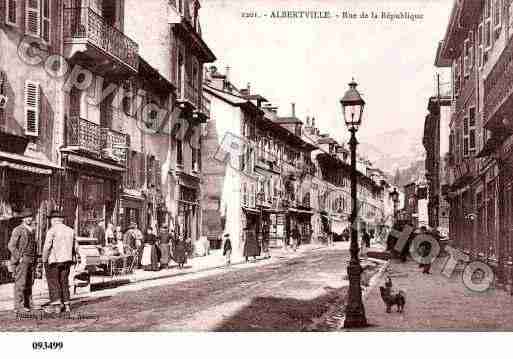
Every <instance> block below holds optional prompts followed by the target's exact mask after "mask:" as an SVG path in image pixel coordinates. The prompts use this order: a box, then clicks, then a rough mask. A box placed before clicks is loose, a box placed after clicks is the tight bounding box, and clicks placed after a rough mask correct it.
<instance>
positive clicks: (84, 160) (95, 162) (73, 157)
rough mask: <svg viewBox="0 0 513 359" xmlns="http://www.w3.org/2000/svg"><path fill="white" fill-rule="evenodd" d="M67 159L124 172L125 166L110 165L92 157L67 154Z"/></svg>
mask: <svg viewBox="0 0 513 359" xmlns="http://www.w3.org/2000/svg"><path fill="white" fill-rule="evenodd" d="M68 161H70V162H74V163H78V164H81V165H82V164H84V165H89V166H95V167H100V168H103V169H106V170H109V171H116V172H124V171H125V168H124V167H121V166H116V165H111V164H108V163H105V162H102V161H98V160H94V159H92V158H87V157H82V156H77V155H72V154H69V155H68Z"/></svg>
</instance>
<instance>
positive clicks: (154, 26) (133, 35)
mask: <svg viewBox="0 0 513 359" xmlns="http://www.w3.org/2000/svg"><path fill="white" fill-rule="evenodd" d="M199 9H200V3H199V1H197V0H174V1H169V0H154V1H148V2H144V4H143V2H141V1H139V0H52V1H50V0H16V1H0V49H1V50H0V259H1V260H2V261H4V260H6V259H8V258H9V253H8V250H7V241H8V238H9V234H10V232H11V230H12V228H13V227H14V226H15V225H17V223H18V222H19V220H18V218H17V215H18V214H19V213H20V212H21V211H22V210H23V209H26V208H30V209H32V210H34V211H35V213H36V219H37V238H38V240H39V242H40V243H41V241H42V238H43V234H44V233H45V231H46V228H47V224H48V223H47V218H46V216H47V214H48V213H49V211H51V210H52V209H54V208H60V209H62V210H63V211H64V213H65V215H66V222H67V224H68V225H70V226H71V227H73V228H75V230H76V232H77V234H78V235H79V236H88V235H89V232H90V228H91V226H92V225H94V224H95V223H98V222H99V221H104V222H111V223H113V224H114V225H120V226H122V228H124V229H125V228H126V227H127V226H128V224H129V223H130V222H134V221H135V222H137V223H138V225H139V227H140V228H142V229H146V228H148V227H154V228H155V227H158V226H160V225H162V224H163V223H167V222H171V223H173V224H175V223H176V224H177V225H179V226H180V228H181V231H182V233H184V235H185V236H187V237H193V238H197V237H198V236H199V235H200V232H201V215H202V213H201V209H200V199H201V185H200V183H201V166H202V165H201V158H202V153H201V152H202V148H201V141H200V136H199V134H200V133H201V128H202V126H204V124H205V123H206V120H207V118H208V103H207V101H206V100H204V98H203V88H202V83H203V71H202V69H203V66H204V64H205V63H210V62H213V61H214V60H215V56H214V54H213V53H212V51H211V50H210V49H209V47H208V46H207V45H206V44H205V42H204V41H203V39H202V35H201V26H200V21H199V16H198V14H199ZM141 14H144V16H141ZM148 19H151V21H148ZM171 132H176V133H179V135H177V136H174V137H173V138H172V137H171V135H170V133H171Z"/></svg>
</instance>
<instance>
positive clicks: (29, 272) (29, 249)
mask: <svg viewBox="0 0 513 359" xmlns="http://www.w3.org/2000/svg"><path fill="white" fill-rule="evenodd" d="M20 217H21V218H22V219H21V224H20V225H19V226H17V227H16V228H14V230H13V231H12V234H11V239H10V240H9V244H8V245H7V247H8V249H9V251H10V252H11V259H10V264H11V268H12V269H13V277H14V310H15V311H16V312H17V313H20V312H30V299H31V297H32V286H33V285H34V270H35V265H36V259H37V243H36V236H35V233H34V228H33V227H32V220H33V213H32V211H30V210H25V211H23V212H22V213H21V215H20Z"/></svg>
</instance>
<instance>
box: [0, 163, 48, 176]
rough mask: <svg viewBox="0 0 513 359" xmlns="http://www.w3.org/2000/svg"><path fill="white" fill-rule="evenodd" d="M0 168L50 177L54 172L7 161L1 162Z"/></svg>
mask: <svg viewBox="0 0 513 359" xmlns="http://www.w3.org/2000/svg"><path fill="white" fill-rule="evenodd" d="M0 167H7V168H10V169H13V170H18V171H23V172H30V173H35V174H39V175H47V176H49V175H51V174H52V170H50V169H48V168H40V167H35V166H29V165H22V164H18V163H12V162H7V161H0Z"/></svg>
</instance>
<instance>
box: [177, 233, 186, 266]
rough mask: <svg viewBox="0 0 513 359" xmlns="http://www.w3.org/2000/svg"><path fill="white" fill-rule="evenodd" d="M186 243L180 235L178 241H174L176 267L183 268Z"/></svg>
mask: <svg viewBox="0 0 513 359" xmlns="http://www.w3.org/2000/svg"><path fill="white" fill-rule="evenodd" d="M186 249H187V248H186V243H185V240H184V238H183V237H182V236H179V237H178V241H177V242H176V246H175V252H174V260H175V262H176V263H178V268H180V269H181V268H183V266H184V264H185V263H186V262H187V253H186Z"/></svg>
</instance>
